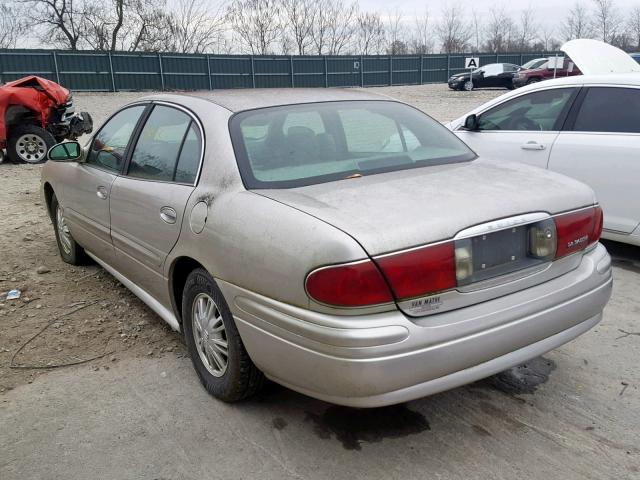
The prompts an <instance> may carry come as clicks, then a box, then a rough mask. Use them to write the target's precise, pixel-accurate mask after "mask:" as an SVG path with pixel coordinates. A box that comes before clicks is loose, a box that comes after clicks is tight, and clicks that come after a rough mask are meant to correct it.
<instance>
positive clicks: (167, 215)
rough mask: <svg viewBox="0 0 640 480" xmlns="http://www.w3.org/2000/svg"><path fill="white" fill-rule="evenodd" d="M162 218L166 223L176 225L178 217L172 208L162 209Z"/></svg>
mask: <svg viewBox="0 0 640 480" xmlns="http://www.w3.org/2000/svg"><path fill="white" fill-rule="evenodd" d="M160 218H161V219H162V220H163V221H164V222H166V223H176V219H177V218H178V215H177V214H176V211H175V210H174V209H173V208H171V207H162V208H161V209H160Z"/></svg>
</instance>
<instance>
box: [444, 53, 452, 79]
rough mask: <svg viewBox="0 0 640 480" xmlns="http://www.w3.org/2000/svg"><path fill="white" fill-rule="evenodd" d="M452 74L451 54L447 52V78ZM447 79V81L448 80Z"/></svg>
mask: <svg viewBox="0 0 640 480" xmlns="http://www.w3.org/2000/svg"><path fill="white" fill-rule="evenodd" d="M450 76H451V54H449V53H447V80H449V77H450ZM447 80H445V82H446V81H447Z"/></svg>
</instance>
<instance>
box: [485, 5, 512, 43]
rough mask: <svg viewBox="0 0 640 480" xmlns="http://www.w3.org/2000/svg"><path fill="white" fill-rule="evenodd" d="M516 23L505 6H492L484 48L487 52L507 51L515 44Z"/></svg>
mask: <svg viewBox="0 0 640 480" xmlns="http://www.w3.org/2000/svg"><path fill="white" fill-rule="evenodd" d="M514 30H515V25H514V24H513V20H512V19H511V17H509V15H508V14H507V13H506V12H505V9H504V6H500V7H496V8H492V9H491V11H490V12H489V19H488V21H487V24H486V27H485V43H484V50H486V51H487V52H493V53H496V52H506V51H509V50H510V49H511V47H512V45H513V39H512V37H513V34H514Z"/></svg>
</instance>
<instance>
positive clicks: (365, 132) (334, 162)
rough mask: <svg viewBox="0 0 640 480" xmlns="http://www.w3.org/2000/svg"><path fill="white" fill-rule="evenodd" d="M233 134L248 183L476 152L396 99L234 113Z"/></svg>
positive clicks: (326, 178)
mask: <svg viewBox="0 0 640 480" xmlns="http://www.w3.org/2000/svg"><path fill="white" fill-rule="evenodd" d="M230 130H231V138H232V141H233V145H234V149H235V152H236V158H237V161H238V166H239V168H240V173H241V175H242V179H243V181H244V184H245V186H246V187H247V188H292V187H300V186H304V185H312V184H316V183H323V182H330V181H335V180H342V179H346V178H351V177H357V176H360V175H372V174H376V173H382V172H391V171H397V170H406V169H409V168H416V167H426V166H431V165H440V164H444V163H455V162H464V161H470V160H473V159H474V158H475V157H476V155H475V154H474V153H473V152H472V151H471V150H470V149H469V148H468V147H467V146H466V145H465V144H464V143H463V142H462V141H460V140H459V139H458V138H457V137H456V136H455V135H454V134H453V133H451V132H450V131H449V130H447V129H446V128H445V127H444V126H443V125H441V124H440V123H438V122H436V121H435V120H433V119H432V118H430V117H429V116H427V115H425V114H424V113H422V112H420V111H418V110H416V109H414V108H412V107H409V106H408V105H404V104H401V103H397V102H390V101H350V102H324V103H308V104H299V105H287V106H280V107H271V108H262V109H257V110H249V111H245V112H241V113H238V114H236V115H234V116H233V117H232V119H231V123H230Z"/></svg>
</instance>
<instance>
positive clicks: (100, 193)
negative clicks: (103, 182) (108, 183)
mask: <svg viewBox="0 0 640 480" xmlns="http://www.w3.org/2000/svg"><path fill="white" fill-rule="evenodd" d="M96 195H97V196H98V198H101V199H102V200H106V199H107V197H108V196H109V194H108V193H107V189H106V187H98V188H97V189H96Z"/></svg>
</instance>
